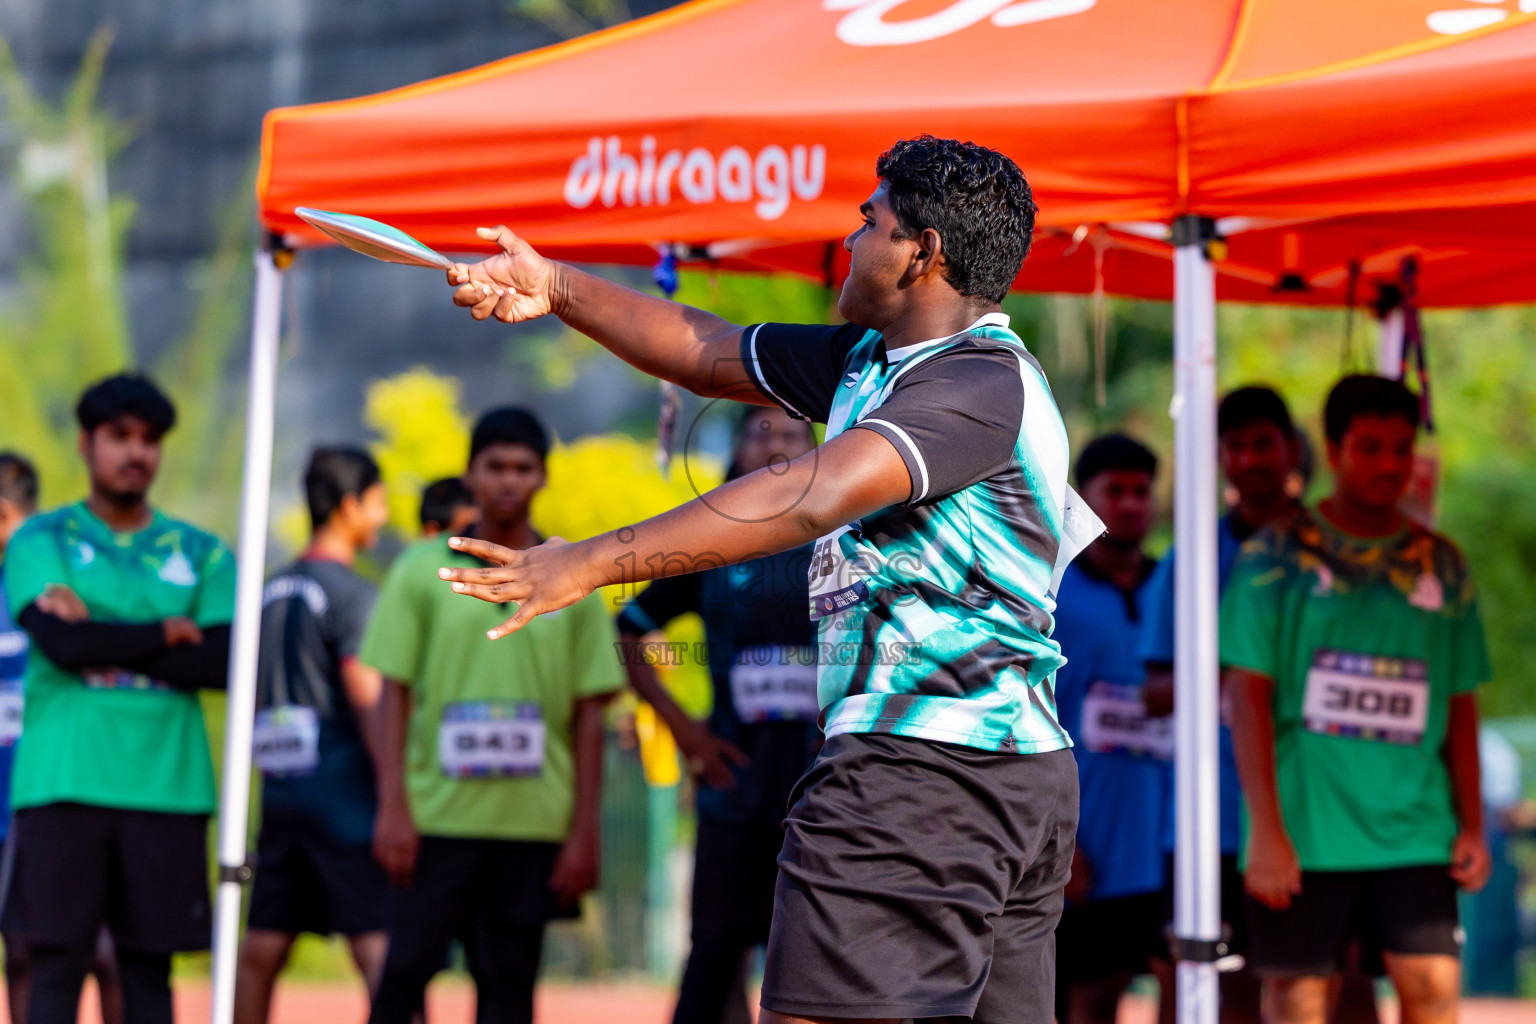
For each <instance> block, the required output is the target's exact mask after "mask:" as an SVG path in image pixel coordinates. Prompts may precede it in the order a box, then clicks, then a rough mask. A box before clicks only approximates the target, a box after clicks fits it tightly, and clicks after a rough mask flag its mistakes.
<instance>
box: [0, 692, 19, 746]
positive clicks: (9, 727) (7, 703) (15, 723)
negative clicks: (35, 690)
mask: <svg viewBox="0 0 1536 1024" xmlns="http://www.w3.org/2000/svg"><path fill="white" fill-rule="evenodd" d="M22 707H23V701H22V696H21V680H20V679H0V747H14V746H15V745H16V741H17V740H19V739H21V712H22Z"/></svg>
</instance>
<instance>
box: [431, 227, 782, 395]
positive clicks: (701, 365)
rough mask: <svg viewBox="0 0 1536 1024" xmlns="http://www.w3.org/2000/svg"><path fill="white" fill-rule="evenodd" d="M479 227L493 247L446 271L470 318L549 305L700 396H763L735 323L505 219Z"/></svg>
mask: <svg viewBox="0 0 1536 1024" xmlns="http://www.w3.org/2000/svg"><path fill="white" fill-rule="evenodd" d="M479 235H480V237H481V238H483V239H485V240H486V241H488V242H495V243H496V244H497V245H498V246H500V247H501V252H500V254H498V255H496V256H492V257H490V258H489V259H486V260H482V261H480V262H479V263H475V264H470V265H465V264H462V263H461V264H456V265H455V266H454V268H453V269H452V270H450V271H448V283H449V284H451V285H455V286H457V288H458V290H457V291H455V292H454V295H453V301H454V302H455V303H456V304H457V305H460V306H465V307H467V308H468V309H469V311H470V315H472V316H473V317H474V318H475V319H476V320H485V319H487V318H488V317H491V316H495V317H496V319H498V320H502V321H505V322H506V323H514V324H515V323H521V322H522V321H524V320H533V319H535V318H537V317H541V316H544V315H546V314H549V313H553V314H555V315H556V316H558V317H559V318H560V319H561V320H563V321H564V322H565V323H566V324H568V325H570V326H571V327H573V328H575V329H576V330H578V331H580V332H581V333H582V334H585V335H586V336H587V337H589V338H591V339H593V340H594V341H596V342H597V343H598V344H600V345H602V346H603V347H604V348H606V349H608V351H610V352H612V353H613V354H614V355H616V356H618V357H619V358H620V359H622V360H624V361H625V362H627V363H629V364H630V365H631V366H634V367H635V368H637V369H639V370H642V371H644V372H645V373H648V374H650V375H651V376H653V377H660V378H661V379H663V380H670V381H672V382H673V383H675V384H678V385H680V386H682V387H685V388H687V389H688V390H689V391H692V392H693V393H694V394H696V395H703V396H705V397H706V398H720V397H725V398H734V399H736V400H737V401H741V402H749V403H752V404H756V405H767V404H769V400H768V399H766V398H764V397H762V395H761V394H760V393H759V392H758V390H757V388H756V387H755V386H753V384H752V382H751V381H750V379H749V378H748V377H747V372H746V369H745V367H744V366H743V365H742V362H741V349H740V345H741V330H742V329H741V328H740V327H739V326H737V325H736V324H733V323H730V322H729V321H727V320H723V319H721V318H720V317H718V316H715V315H714V314H713V313H706V312H704V311H703V310H701V309H694V308H693V307H692V306H685V305H682V304H681V303H677V302H670V301H668V300H666V299H659V298H656V297H655V296H651V295H643V294H641V293H640V292H637V291H635V290H634V289H632V288H625V287H624V286H623V285H618V284H614V283H613V282H612V281H606V280H604V279H603V278H601V277H596V276H594V275H592V274H587V273H583V272H582V271H580V270H577V269H576V268H574V267H569V266H566V265H565V264H562V263H556V262H554V261H553V260H547V259H545V258H544V257H543V256H540V255H539V254H538V253H537V252H536V251H535V250H534V249H533V247H532V246H530V245H529V244H528V243H527V242H525V241H523V240H522V239H521V238H518V237H517V236H516V235H515V234H513V233H512V232H511V231H510V230H509V229H507V228H505V227H498V228H481V229H480V230H479Z"/></svg>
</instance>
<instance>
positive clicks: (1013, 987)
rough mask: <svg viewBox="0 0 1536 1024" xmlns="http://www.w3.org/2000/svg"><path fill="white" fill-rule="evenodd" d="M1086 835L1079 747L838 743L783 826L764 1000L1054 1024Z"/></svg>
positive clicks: (802, 1007) (860, 1013)
mask: <svg viewBox="0 0 1536 1024" xmlns="http://www.w3.org/2000/svg"><path fill="white" fill-rule="evenodd" d="M1076 831H1077V765H1076V762H1075V761H1074V760H1073V757H1072V752H1071V751H1070V750H1058V751H1052V752H1050V753H1045V754H994V753H988V752H986V751H982V750H974V749H971V748H968V747H961V746H954V745H951V744H947V743H937V742H933V741H930V740H919V739H908V738H905V737H898V736H885V735H857V734H843V735H839V736H834V737H832V738H831V739H829V740H828V741H827V743H826V745H825V746H824V747H823V748H822V751H821V754H820V756H819V757H817V759H816V762H815V764H813V765H812V766H811V769H810V771H809V772H808V773H807V774H806V776H805V778H804V779H802V780H801V781H800V784H799V785H798V786H797V787H796V789H795V794H794V801H793V804H792V806H791V807H790V810H789V817H788V819H787V820H786V821H785V823H784V833H785V835H784V849H783V852H782V853H781V854H780V855H779V880H778V888H777V890H776V892H775V895H774V907H773V927H772V930H771V933H770V936H769V939H768V965H767V970H766V972H765V974H764V977H763V989H762V1005H763V1006H764V1007H765V1008H766V1009H769V1010H775V1011H777V1012H779V1013H785V1014H791V1015H796V1016H804V1017H897V1018H902V1017H913V1018H919V1019H921V1018H927V1017H970V1018H972V1019H973V1020H975V1021H976V1022H978V1024H1003V1022H1018V1024H1050V1021H1051V1018H1052V1010H1053V1007H1052V1003H1053V996H1054V991H1055V979H1056V935H1055V933H1056V921H1057V919H1058V918H1059V917H1060V915H1061V903H1062V895H1061V893H1062V887H1063V886H1064V885H1065V884H1066V881H1067V875H1068V874H1069V872H1070V871H1071V865H1072V847H1073V842H1074V838H1075V835H1076Z"/></svg>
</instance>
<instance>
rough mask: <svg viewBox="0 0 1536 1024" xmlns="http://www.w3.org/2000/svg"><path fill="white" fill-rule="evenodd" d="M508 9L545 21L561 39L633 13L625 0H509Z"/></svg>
mask: <svg viewBox="0 0 1536 1024" xmlns="http://www.w3.org/2000/svg"><path fill="white" fill-rule="evenodd" d="M507 10H508V11H510V12H512V13H513V14H515V15H518V16H520V17H523V18H526V19H528V20H529V21H534V22H537V23H539V24H540V25H543V26H544V27H545V28H547V29H549V30H550V31H551V32H553V33H555V35H557V36H559V37H560V38H562V39H574V38H576V37H577V36H581V35H586V34H587V33H588V32H595V31H597V30H598V29H600V28H608V27H609V26H612V25H618V24H622V23H623V22H626V21H628V20H629V19H630V18H631V17H633V15H631V14H630V13H629V4H627V3H626V2H625V0H508V3H507Z"/></svg>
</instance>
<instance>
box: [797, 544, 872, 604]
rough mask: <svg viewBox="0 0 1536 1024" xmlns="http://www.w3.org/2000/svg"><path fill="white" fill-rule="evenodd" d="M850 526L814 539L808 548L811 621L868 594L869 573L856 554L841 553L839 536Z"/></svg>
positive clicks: (856, 602) (857, 600)
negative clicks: (812, 545) (813, 546)
mask: <svg viewBox="0 0 1536 1024" xmlns="http://www.w3.org/2000/svg"><path fill="white" fill-rule="evenodd" d="M853 529H854V527H852V526H844V527H843V528H842V529H840V530H837V531H836V532H834V533H829V534H827V535H826V536H825V537H823V538H821V540H819V541H817V542H816V547H815V548H813V549H812V550H811V571H810V579H809V582H810V592H811V621H813V622H814V621H816V620H818V619H824V618H826V617H827V616H829V615H836V614H837V613H838V612H840V611H844V610H845V609H848V608H852V607H853V606H854V605H856V604H858V603H859V602H860V601H862V600H864V599H865V598H867V597H869V583H868V579H869V572H868V570H867V567H866V566H864V565H863V564H862V561H861V559H860V558H859V557H857V556H856V557H854V558H852V559H849V558H845V557H844V556H843V545H842V541H843V537H844V536H845V535H846V534H849V533H852V532H853Z"/></svg>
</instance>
